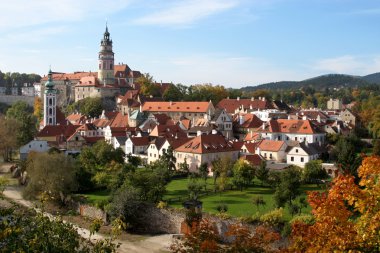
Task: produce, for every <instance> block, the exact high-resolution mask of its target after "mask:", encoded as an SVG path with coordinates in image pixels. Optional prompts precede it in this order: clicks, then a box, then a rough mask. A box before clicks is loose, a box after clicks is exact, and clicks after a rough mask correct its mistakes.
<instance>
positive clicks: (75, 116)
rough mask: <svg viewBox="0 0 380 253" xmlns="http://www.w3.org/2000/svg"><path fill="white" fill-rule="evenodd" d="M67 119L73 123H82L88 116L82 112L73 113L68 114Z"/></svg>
mask: <svg viewBox="0 0 380 253" xmlns="http://www.w3.org/2000/svg"><path fill="white" fill-rule="evenodd" d="M66 119H67V120H68V121H70V123H71V124H74V125H81V124H83V122H84V121H85V120H86V116H85V115H82V114H80V113H72V114H70V115H69V116H67V117H66Z"/></svg>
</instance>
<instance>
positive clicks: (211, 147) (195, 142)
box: [175, 134, 238, 154]
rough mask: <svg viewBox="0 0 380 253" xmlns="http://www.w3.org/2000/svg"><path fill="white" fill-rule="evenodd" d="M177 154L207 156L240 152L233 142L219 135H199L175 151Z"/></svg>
mask: <svg viewBox="0 0 380 253" xmlns="http://www.w3.org/2000/svg"><path fill="white" fill-rule="evenodd" d="M175 150H176V151H177V152H184V153H194V154H206V153H221V152H230V151H238V149H237V148H235V147H234V146H233V143H232V142H229V141H226V139H225V138H224V137H223V136H222V135H219V134H208V135H203V134H202V135H199V136H197V137H195V138H193V139H191V140H189V141H188V142H186V143H185V144H183V145H181V146H179V147H178V148H176V149H175Z"/></svg>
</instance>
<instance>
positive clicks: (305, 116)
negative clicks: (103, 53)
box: [20, 92, 348, 171]
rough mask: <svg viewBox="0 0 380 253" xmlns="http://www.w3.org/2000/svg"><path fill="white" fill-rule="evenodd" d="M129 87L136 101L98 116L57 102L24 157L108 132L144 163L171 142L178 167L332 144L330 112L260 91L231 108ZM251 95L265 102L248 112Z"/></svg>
mask: <svg viewBox="0 0 380 253" xmlns="http://www.w3.org/2000/svg"><path fill="white" fill-rule="evenodd" d="M130 93H131V92H129V93H128V92H127V93H126V94H125V96H130V98H129V99H132V101H129V102H128V103H127V105H124V106H125V108H124V110H120V108H122V107H121V105H120V103H121V101H125V96H124V97H119V106H120V107H119V111H112V112H105V111H103V113H102V114H101V115H99V117H98V118H87V117H85V116H83V115H81V114H79V113H75V114H71V115H69V116H67V117H64V116H63V115H62V113H60V111H59V109H58V108H57V115H60V116H59V117H58V116H57V124H56V125H47V126H45V127H43V128H42V129H41V130H40V131H39V133H38V134H37V135H36V138H35V140H33V141H31V142H30V143H28V144H26V145H25V146H23V147H21V149H20V154H21V158H22V159H25V158H26V156H27V154H28V153H29V152H30V151H32V150H34V151H39V152H45V151H47V150H48V149H49V148H51V147H55V148H58V149H60V150H62V151H64V152H65V153H67V154H76V153H79V152H81V149H82V148H83V147H85V146H91V145H93V144H94V143H96V142H97V141H99V140H105V141H107V142H108V143H110V144H111V145H113V147H114V148H122V149H123V151H124V152H125V154H126V155H129V154H130V155H133V156H139V157H140V158H141V159H142V160H143V161H144V162H145V163H152V162H154V161H156V160H157V159H159V158H160V157H161V156H162V155H163V154H164V153H165V152H166V151H167V150H168V149H169V147H171V148H172V149H173V152H174V155H175V157H176V159H177V162H176V166H177V168H179V166H180V165H181V164H182V163H187V164H188V165H189V168H190V170H192V171H196V170H197V168H198V167H199V166H200V165H201V164H203V163H207V164H208V165H209V166H211V163H212V161H214V160H215V159H218V158H221V157H230V158H231V159H232V160H237V159H239V158H242V159H245V160H247V161H249V162H251V163H252V164H254V165H258V164H260V162H261V161H267V162H268V166H269V167H271V166H272V167H273V168H274V167H276V166H277V167H279V166H280V167H286V166H288V165H290V164H295V165H298V166H300V167H303V166H305V164H306V163H307V162H309V161H311V160H315V159H318V158H319V157H320V156H321V154H322V153H323V152H325V151H326V148H325V140H326V133H327V131H326V126H329V125H330V124H331V122H332V120H333V119H331V118H330V117H329V116H328V114H326V113H324V112H317V114H318V115H317V116H315V115H314V114H315V113H314V114H312V113H309V112H308V111H297V112H295V111H291V110H289V109H287V108H284V107H283V108H280V107H278V108H274V106H273V104H274V102H269V101H265V100H264V99H262V98H261V99H246V100H244V99H235V100H232V99H228V100H231V101H235V103H234V106H235V107H237V108H236V109H237V111H238V112H237V113H235V111H236V109H235V110H234V109H233V108H230V107H231V106H230V105H231V104H233V103H231V104H230V103H228V107H227V108H223V103H219V104H218V105H217V106H216V108H215V107H214V105H213V104H212V103H211V102H170V101H169V102H164V101H149V100H147V101H142V100H141V99H140V101H138V100H137V98H136V96H135V95H136V94H137V93H136V94H135V95H133V94H132V95H130ZM247 100H249V101H250V102H254V101H260V102H256V105H260V106H261V105H262V104H264V103H263V102H265V104H266V105H265V107H262V108H255V107H254V106H253V104H248V108H250V109H249V110H251V111H250V112H248V111H247V110H246V109H242V108H243V107H244V106H245V104H244V103H242V104H241V105H239V104H238V103H237V102H236V101H243V102H244V101H247ZM222 101H223V100H222ZM251 108H252V109H251ZM267 110H268V113H273V114H271V115H272V116H270V117H267V116H265V117H262V118H261V119H260V117H259V116H257V114H255V112H256V113H257V112H266V111H267ZM275 110H277V111H275ZM287 110H289V111H287ZM232 111H233V113H231V112H232ZM274 112H278V113H274ZM282 112H285V114H286V118H285V116H281V115H282ZM339 113H343V112H339ZM268 115H269V114H268ZM321 115H325V116H326V117H322V116H321ZM338 121H339V122H341V123H342V121H341V119H339V120H338V119H337V118H335V119H334V120H333V122H338ZM347 125H348V124H347ZM344 126H345V124H344V123H342V127H344Z"/></svg>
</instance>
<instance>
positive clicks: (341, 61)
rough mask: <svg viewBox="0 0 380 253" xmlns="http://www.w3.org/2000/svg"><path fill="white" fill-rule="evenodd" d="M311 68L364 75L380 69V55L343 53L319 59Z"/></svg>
mask: <svg viewBox="0 0 380 253" xmlns="http://www.w3.org/2000/svg"><path fill="white" fill-rule="evenodd" d="M312 68H313V69H314V70H317V71H324V72H330V73H331V72H332V73H339V74H353V75H365V74H370V73H374V72H379V71H380V56H378V55H375V56H353V55H345V56H339V57H335V58H327V59H321V60H319V61H317V62H316V63H315V64H314V66H313V67H312Z"/></svg>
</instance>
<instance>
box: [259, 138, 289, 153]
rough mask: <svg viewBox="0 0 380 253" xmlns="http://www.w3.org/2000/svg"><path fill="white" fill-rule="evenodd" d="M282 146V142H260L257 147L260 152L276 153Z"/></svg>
mask: <svg viewBox="0 0 380 253" xmlns="http://www.w3.org/2000/svg"><path fill="white" fill-rule="evenodd" d="M283 145H285V142H284V141H273V140H262V141H261V142H260V144H259V146H258V147H259V148H260V150H261V151H273V152H277V151H279V150H280V149H281V147H282V146H283Z"/></svg>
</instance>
